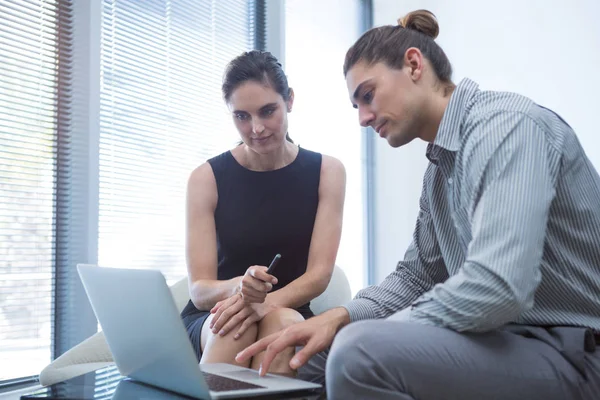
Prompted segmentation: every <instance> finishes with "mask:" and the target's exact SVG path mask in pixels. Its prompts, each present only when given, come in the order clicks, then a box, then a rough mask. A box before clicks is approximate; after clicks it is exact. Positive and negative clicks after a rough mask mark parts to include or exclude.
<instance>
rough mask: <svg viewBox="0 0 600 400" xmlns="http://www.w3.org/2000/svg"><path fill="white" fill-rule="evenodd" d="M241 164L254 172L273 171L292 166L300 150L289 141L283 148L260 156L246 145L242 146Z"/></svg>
mask: <svg viewBox="0 0 600 400" xmlns="http://www.w3.org/2000/svg"><path fill="white" fill-rule="evenodd" d="M240 147H241V149H240V150H241V151H240V153H241V154H240V153H238V155H239V156H241V157H240V160H239V162H240V163H241V164H242V165H243V166H244V167H246V168H248V169H250V170H253V171H273V170H276V169H280V168H283V167H285V166H287V165H289V164H291V163H292V162H293V161H294V160H295V159H296V156H297V155H298V151H299V148H298V146H296V145H294V144H293V143H290V142H288V141H287V140H286V141H285V142H284V143H283V145H282V146H281V147H279V148H278V149H276V150H274V151H273V152H271V153H268V154H259V153H257V152H255V151H254V150H252V149H250V148H249V147H248V146H246V145H245V144H244V145H242V146H240Z"/></svg>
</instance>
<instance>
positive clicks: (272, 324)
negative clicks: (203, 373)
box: [181, 51, 345, 374]
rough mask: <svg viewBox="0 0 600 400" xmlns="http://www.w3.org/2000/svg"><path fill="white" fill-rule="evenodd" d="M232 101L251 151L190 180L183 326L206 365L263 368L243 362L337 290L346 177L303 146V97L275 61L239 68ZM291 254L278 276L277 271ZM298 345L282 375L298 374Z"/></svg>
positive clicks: (284, 358) (280, 367) (278, 369)
mask: <svg viewBox="0 0 600 400" xmlns="http://www.w3.org/2000/svg"><path fill="white" fill-rule="evenodd" d="M222 89H223V97H224V99H225V102H226V103H227V105H228V107H229V109H230V110H231V113H232V117H233V120H234V123H235V126H236V128H237V130H238V131H239V134H240V137H241V143H240V144H239V145H238V146H237V147H235V148H234V149H233V150H230V151H226V152H224V153H222V154H220V155H218V156H216V157H214V158H212V159H210V160H208V162H206V163H204V164H203V165H201V166H200V167H198V168H197V169H196V170H194V171H193V172H192V174H191V176H190V179H189V182H188V198H187V224H188V226H187V257H188V277H189V287H190V297H191V299H190V302H189V303H188V304H187V306H186V307H185V309H184V310H183V311H182V314H181V315H182V318H183V321H184V324H185V326H186V328H187V331H188V334H189V336H190V339H191V342H192V344H193V345H194V347H195V350H196V353H197V356H198V359H199V360H200V363H214V362H225V363H231V364H236V365H241V366H245V367H251V368H255V369H257V368H258V366H259V365H260V362H261V359H262V355H261V354H259V355H256V356H255V357H253V359H250V360H246V361H245V362H242V363H238V362H236V361H235V359H234V357H235V355H236V354H237V353H238V352H239V351H240V350H242V349H244V348H245V347H247V346H249V345H250V344H252V343H254V342H255V341H256V340H257V339H260V338H262V337H265V336H267V335H269V334H271V333H273V332H277V331H279V330H281V329H284V328H286V327H288V326H290V325H291V324H294V323H296V322H300V321H303V320H305V319H308V318H310V317H312V316H313V313H312V311H311V310H310V307H309V304H310V301H311V300H312V299H314V298H315V297H317V296H318V295H320V294H321V293H322V292H323V291H324V290H325V289H326V288H327V285H328V284H329V280H330V277H331V274H332V272H333V267H334V263H335V259H336V255H337V250H338V246H339V242H340V236H341V229H342V214H343V205H344V195H345V170H344V167H343V165H342V163H341V162H340V161H338V160H336V159H334V158H332V157H328V156H325V155H321V154H319V153H315V152H312V151H309V150H306V149H303V148H300V147H299V146H296V145H295V144H294V143H293V142H292V140H291V139H290V137H289V135H288V133H287V132H288V120H287V114H288V113H289V112H290V111H291V110H292V106H293V102H294V93H293V91H292V89H291V88H289V87H288V82H287V78H286V76H285V74H284V72H283V70H282V68H281V65H280V64H279V63H278V62H277V59H276V58H275V57H273V56H272V55H271V54H270V53H267V52H259V51H251V52H247V53H244V54H242V55H240V56H239V57H237V58H235V59H234V60H233V61H231V62H230V64H229V66H228V67H227V70H226V73H225V77H224V82H223V87H222ZM276 254H280V255H281V259H280V260H279V263H278V264H277V265H276V266H275V267H274V270H273V271H272V273H271V274H268V273H267V272H266V270H267V267H266V266H267V265H269V263H270V262H271V260H272V259H273V258H274V257H275V255H276ZM293 354H294V348H293V347H290V348H289V349H287V350H286V351H285V352H283V353H281V354H280V356H278V359H277V360H275V363H274V366H273V368H272V371H273V372H275V373H280V374H290V373H291V372H292V370H291V369H290V368H289V366H288V364H289V360H290V359H291V357H292V356H293Z"/></svg>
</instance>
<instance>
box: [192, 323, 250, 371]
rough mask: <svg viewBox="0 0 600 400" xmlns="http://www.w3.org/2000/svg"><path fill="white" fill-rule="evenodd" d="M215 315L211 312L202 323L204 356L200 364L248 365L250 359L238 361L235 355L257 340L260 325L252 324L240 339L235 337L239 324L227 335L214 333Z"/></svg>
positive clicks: (201, 341) (201, 343)
mask: <svg viewBox="0 0 600 400" xmlns="http://www.w3.org/2000/svg"><path fill="white" fill-rule="evenodd" d="M213 315H214V314H211V315H210V316H209V317H208V318H207V319H206V321H205V322H204V325H202V333H201V337H200V346H201V349H202V358H201V359H200V364H209V363H227V364H234V365H239V366H241V367H248V366H249V365H250V361H246V362H244V363H238V362H237V361H235V356H236V355H237V353H239V352H240V351H242V350H243V349H245V348H246V347H248V346H250V345H251V344H252V343H254V342H255V341H256V336H257V333H258V325H257V324H252V325H251V326H250V327H249V328H248V330H247V331H246V332H244V334H243V335H242V336H241V337H240V338H239V339H234V338H233V336H234V335H235V333H236V332H237V331H238V329H239V328H240V326H239V325H238V326H236V327H235V328H233V329H232V330H231V331H229V332H228V333H227V334H226V335H225V336H219V335H218V334H214V333H212V331H211V330H210V321H211V320H212V317H213ZM240 325H241V324H240Z"/></svg>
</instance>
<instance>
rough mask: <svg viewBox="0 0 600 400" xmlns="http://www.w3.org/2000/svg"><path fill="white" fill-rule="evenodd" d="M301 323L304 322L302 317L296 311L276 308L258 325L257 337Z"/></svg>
mask: <svg viewBox="0 0 600 400" xmlns="http://www.w3.org/2000/svg"><path fill="white" fill-rule="evenodd" d="M302 321H304V317H302V314H300V313H299V312H298V311H296V310H294V309H291V308H285V307H283V308H276V309H275V310H273V311H271V312H269V313H268V314H267V315H265V316H264V318H263V319H262V320H261V321H260V322H259V323H258V336H259V337H264V336H267V335H270V334H271V333H274V332H278V331H280V330H282V329H285V328H287V327H289V326H291V325H294V324H297V323H298V322H302Z"/></svg>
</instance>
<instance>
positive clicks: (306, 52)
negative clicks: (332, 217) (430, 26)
mask: <svg viewBox="0 0 600 400" xmlns="http://www.w3.org/2000/svg"><path fill="white" fill-rule="evenodd" d="M316 8H318V9H319V11H318V12H315V9H316ZM360 21H361V1H359V0H330V1H318V2H317V1H314V0H312V1H307V0H286V9H285V32H286V35H285V72H286V74H287V76H288V79H289V84H290V87H292V88H293V89H294V93H295V98H294V110H293V112H292V113H291V114H290V129H289V130H290V136H291V137H292V139H293V140H294V141H295V142H296V143H298V144H300V145H301V146H303V147H306V148H308V149H312V150H316V151H319V152H322V153H325V154H328V155H331V156H333V157H336V158H338V159H340V160H341V161H342V162H343V163H344V166H345V167H346V175H347V178H346V203H345V207H344V222H343V224H344V226H343V231H342V240H341V243H340V249H339V251H338V257H337V261H336V262H337V264H338V265H339V266H340V267H341V268H342V269H343V270H344V272H345V273H346V275H347V277H348V280H349V282H350V286H351V289H352V293H356V292H357V291H358V290H359V289H360V288H362V287H363V286H364V283H365V279H364V275H365V271H364V268H365V267H364V264H363V261H362V260H363V257H364V254H363V251H364V250H363V244H364V242H365V241H364V229H363V189H362V176H363V175H362V174H363V164H364V162H365V161H364V160H363V152H362V137H361V129H360V126H359V125H358V119H357V115H356V113H355V111H354V110H353V108H352V106H351V104H350V100H349V98H348V91H347V89H346V82H345V80H344V75H343V73H342V65H343V63H344V57H345V54H346V51H347V50H348V48H349V47H350V46H351V45H352V44H353V43H354V42H355V41H356V39H358V37H359V35H360V34H361V29H362V26H361V23H360ZM315 43H319V45H318V46H315V45H314V44H315Z"/></svg>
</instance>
